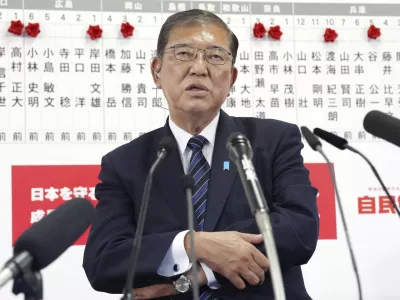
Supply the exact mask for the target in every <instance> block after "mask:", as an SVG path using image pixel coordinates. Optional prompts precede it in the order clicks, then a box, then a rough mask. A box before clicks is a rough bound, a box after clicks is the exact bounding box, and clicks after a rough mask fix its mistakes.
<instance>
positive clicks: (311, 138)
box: [300, 126, 322, 150]
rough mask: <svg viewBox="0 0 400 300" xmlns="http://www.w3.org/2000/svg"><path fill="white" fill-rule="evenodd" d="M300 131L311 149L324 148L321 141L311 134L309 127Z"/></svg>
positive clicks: (303, 127)
mask: <svg viewBox="0 0 400 300" xmlns="http://www.w3.org/2000/svg"><path fill="white" fill-rule="evenodd" d="M300 130H301V132H302V134H303V136H304V138H305V139H306V141H307V143H308V144H309V145H310V147H311V149H313V150H317V147H318V146H320V147H322V145H321V142H320V141H319V139H318V138H317V137H316V136H315V135H314V134H313V133H312V132H311V130H310V129H308V127H306V126H301V128H300Z"/></svg>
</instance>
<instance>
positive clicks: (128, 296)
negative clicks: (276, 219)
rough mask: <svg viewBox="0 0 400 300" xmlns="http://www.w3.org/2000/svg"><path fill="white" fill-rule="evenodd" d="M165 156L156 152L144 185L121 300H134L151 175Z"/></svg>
mask: <svg viewBox="0 0 400 300" xmlns="http://www.w3.org/2000/svg"><path fill="white" fill-rule="evenodd" d="M166 156H167V151H166V150H165V149H161V150H160V151H159V152H158V154H157V159H156V161H155V162H154V164H153V165H152V166H151V168H150V171H149V174H148V176H147V178H146V183H145V185H144V192H143V198H142V204H141V206H140V212H139V220H138V225H137V228H136V233H135V238H134V239H133V251H132V253H131V257H130V259H129V269H128V276H127V278H126V282H125V288H124V295H123V296H122V298H121V300H133V299H135V297H134V295H133V293H132V285H133V280H134V274H135V269H136V265H137V261H138V258H139V252H140V246H141V241H142V234H143V229H144V222H145V220H146V215H147V207H148V203H149V198H150V190H151V185H152V182H153V173H154V170H155V169H156V167H157V166H158V164H159V163H160V162H161V160H162V159H163V158H165V157H166Z"/></svg>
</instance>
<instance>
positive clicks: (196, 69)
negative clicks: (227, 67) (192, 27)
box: [190, 49, 208, 75]
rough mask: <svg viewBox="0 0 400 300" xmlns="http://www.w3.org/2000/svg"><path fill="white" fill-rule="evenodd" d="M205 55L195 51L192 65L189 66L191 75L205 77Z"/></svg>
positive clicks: (200, 51) (203, 52)
mask: <svg viewBox="0 0 400 300" xmlns="http://www.w3.org/2000/svg"><path fill="white" fill-rule="evenodd" d="M205 55H206V53H205V51H204V50H202V49H199V50H198V51H197V53H196V57H195V58H194V59H193V60H192V65H191V66H190V74H191V75H206V74H207V73H208V69H207V60H206V57H205Z"/></svg>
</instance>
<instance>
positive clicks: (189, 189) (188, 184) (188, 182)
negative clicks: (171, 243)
mask: <svg viewBox="0 0 400 300" xmlns="http://www.w3.org/2000/svg"><path fill="white" fill-rule="evenodd" d="M182 182H183V188H184V189H185V193H186V200H187V204H188V206H187V207H188V223H189V237H190V257H191V259H190V261H191V262H192V269H193V278H192V283H193V300H197V299H199V280H198V274H199V273H198V269H197V260H196V250H195V248H194V216H193V202H192V197H193V188H194V179H193V177H192V176H190V175H184V176H182Z"/></svg>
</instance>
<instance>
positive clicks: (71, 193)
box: [12, 165, 100, 245]
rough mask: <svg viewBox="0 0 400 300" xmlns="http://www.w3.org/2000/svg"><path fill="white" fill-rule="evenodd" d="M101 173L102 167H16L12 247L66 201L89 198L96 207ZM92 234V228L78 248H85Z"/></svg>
mask: <svg viewBox="0 0 400 300" xmlns="http://www.w3.org/2000/svg"><path fill="white" fill-rule="evenodd" d="M99 172H100V166H98V165H93V166H88V165H69V166H13V167H12V244H13V245H14V243H15V241H16V239H17V238H18V237H19V236H20V235H21V234H22V233H23V232H24V231H25V230H26V229H27V228H28V227H30V226H31V225H32V224H34V223H36V222H38V221H39V220H40V219H41V218H43V217H44V216H46V215H48V214H49V213H51V211H52V210H54V209H56V208H57V207H58V206H60V205H61V204H63V203H64V202H65V201H68V200H71V199H73V198H86V199H89V200H91V202H92V203H93V205H94V206H95V205H96V204H97V200H96V198H95V196H94V189H95V186H96V184H97V183H98V182H99V180H98V179H97V177H98V175H99ZM71 222H74V220H71ZM88 233H89V229H88V230H86V231H85V233H84V234H83V235H82V236H81V237H80V238H79V239H78V240H77V241H76V242H75V245H85V244H86V240H87V236H88Z"/></svg>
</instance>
